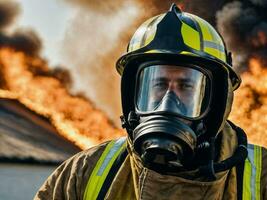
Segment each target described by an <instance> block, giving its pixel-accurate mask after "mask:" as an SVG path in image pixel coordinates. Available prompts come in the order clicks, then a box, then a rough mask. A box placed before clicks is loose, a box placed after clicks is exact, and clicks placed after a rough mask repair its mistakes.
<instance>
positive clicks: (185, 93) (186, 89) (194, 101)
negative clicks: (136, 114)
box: [136, 65, 210, 118]
mask: <svg viewBox="0 0 267 200" xmlns="http://www.w3.org/2000/svg"><path fill="white" fill-rule="evenodd" d="M207 84H208V81H207V77H206V75H205V74H203V73H202V72H201V71H199V70H197V69H195V68H191V67H183V66H174V65H152V66H148V67H145V68H143V69H142V71H141V72H140V73H139V78H138V86H137V87H138V88H137V98H136V100H137V102H136V105H137V109H138V110H139V111H141V112H151V111H168V112H172V113H174V114H178V115H180V116H185V117H190V118H195V117H199V116H200V115H201V114H202V113H203V112H205V110H206V108H207V102H208V100H209V99H208V98H207V97H209V94H210V91H207V90H208V89H207V88H210V87H207Z"/></svg>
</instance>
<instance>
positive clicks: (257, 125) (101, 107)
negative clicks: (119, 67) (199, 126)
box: [0, 0, 267, 200]
mask: <svg viewBox="0 0 267 200" xmlns="http://www.w3.org/2000/svg"><path fill="white" fill-rule="evenodd" d="M173 2H174V3H176V4H178V5H179V6H180V7H181V8H182V9H183V10H184V11H188V12H191V13H193V14H196V15H199V16H201V17H202V18H204V19H206V20H207V21H209V22H210V23H211V24H212V25H213V26H215V27H216V29H217V30H218V31H219V32H220V33H221V35H222V36H223V37H224V39H225V42H226V45H227V47H228V49H229V50H230V51H232V53H233V60H234V68H235V69H236V70H237V71H238V73H239V74H240V75H241V77H242V79H243V82H242V85H241V87H240V89H238V90H237V91H236V92H235V99H234V105H233V109H232V113H231V116H230V119H231V120H232V121H234V122H235V123H236V124H237V125H239V126H240V127H242V128H243V129H244V130H245V132H246V133H247V135H248V138H249V141H250V142H253V143H256V144H259V145H263V146H266V147H267V137H266V135H265V134H267V132H266V130H267V58H266V56H267V14H266V12H265V11H266V8H267V2H266V1H265V0H242V1H231V0H224V1H223V0H194V1H189V0H180V1H177V0H176V1H175V0H172V1H169V0H165V1H161V0H151V1H144V0H106V1H97V0H90V1H88V0H46V1H42V0H23V1H19V0H0V199H13V200H15V199H32V198H33V196H34V194H35V192H36V191H37V189H38V188H39V187H40V186H41V184H42V183H43V181H44V180H45V179H46V178H47V176H48V175H49V174H50V173H51V172H52V171H53V170H54V169H55V168H56V167H57V166H58V165H59V164H60V163H61V162H63V161H64V160H65V159H67V158H69V157H70V156H72V155H73V154H75V153H76V152H79V151H81V150H83V149H86V148H89V147H90V146H92V145H96V144H98V143H100V142H102V141H105V140H108V139H111V138H116V137H119V136H121V135H124V134H125V133H124V131H123V130H121V128H120V121H119V116H120V115H121V108H120V77H119V75H118V74H117V72H116V70H115V62H116V60H117V59H118V58H119V56H121V55H122V54H123V53H125V51H126V47H127V44H128V41H129V39H130V37H131V36H132V35H133V33H134V31H135V30H136V29H137V27H138V26H139V25H140V24H141V23H142V22H143V21H144V20H146V19H147V18H149V17H151V16H154V15H157V14H160V13H162V12H166V11H167V10H168V9H169V7H170V5H171V3H173Z"/></svg>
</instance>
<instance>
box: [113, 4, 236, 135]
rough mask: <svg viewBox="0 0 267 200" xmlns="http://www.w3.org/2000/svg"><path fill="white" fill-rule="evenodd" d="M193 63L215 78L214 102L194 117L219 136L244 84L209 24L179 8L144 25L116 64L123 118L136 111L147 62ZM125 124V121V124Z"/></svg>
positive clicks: (213, 81)
mask: <svg viewBox="0 0 267 200" xmlns="http://www.w3.org/2000/svg"><path fill="white" fill-rule="evenodd" d="M149 62H157V63H161V64H179V63H188V64H193V65H196V66H199V67H200V68H203V70H205V71H207V73H208V74H210V79H211V80H210V82H211V85H210V87H211V89H210V91H211V94H210V103H209V105H208V106H207V112H206V113H205V115H203V116H201V117H199V118H196V119H192V120H194V121H195V122H196V124H197V123H198V122H199V123H200V122H203V121H204V123H205V124H206V126H207V129H208V132H209V133H212V134H215V135H216V134H217V133H218V132H219V131H220V130H221V129H222V127H223V126H224V124H225V121H226V119H227V117H228V115H229V113H230V110H231V106H232V99H233V91H234V90H235V89H237V88H238V87H239V85H240V83H241V79H240V77H239V76H238V75H237V74H236V72H235V71H234V69H233V68H232V59H231V53H229V52H228V51H227V50H226V47H225V43H224V41H223V39H222V37H221V36H220V35H219V33H217V31H216V30H215V29H214V28H213V27H212V26H211V25H210V24H209V23H208V22H206V21H205V20H203V19H201V18H200V17H197V16H195V15H193V14H190V13H186V12H182V11H181V10H180V9H179V8H178V7H177V6H176V5H175V4H173V5H172V6H171V8H170V10H169V11H168V12H167V13H164V14H161V15H158V16H155V17H153V18H151V19H149V20H147V21H146V22H144V23H143V24H142V25H141V26H140V27H139V28H138V29H137V31H136V32H135V34H134V35H133V37H132V39H131V40H130V43H129V45H128V48H127V53H126V54H125V55H123V56H122V57H121V58H119V60H118V61H117V63H116V68H117V71H118V72H119V74H120V75H122V80H121V98H122V109H123V119H124V121H125V123H126V124H127V123H128V124H129V123H130V122H129V120H128V118H129V115H130V114H131V112H132V111H133V112H135V111H136V94H135V93H136V88H137V87H138V83H137V80H136V79H137V76H138V70H140V68H141V66H142V64H144V63H149ZM123 123H124V122H123Z"/></svg>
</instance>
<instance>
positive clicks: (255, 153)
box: [242, 144, 262, 200]
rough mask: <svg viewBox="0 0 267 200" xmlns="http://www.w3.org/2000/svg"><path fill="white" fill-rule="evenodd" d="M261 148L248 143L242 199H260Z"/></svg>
mask: <svg viewBox="0 0 267 200" xmlns="http://www.w3.org/2000/svg"><path fill="white" fill-rule="evenodd" d="M261 151H262V149H261V147H259V146H256V145H251V144H249V145H248V158H247V159H246V160H245V166H244V176H243V194H242V199H251V200H260V199H261V195H260V181H261V168H262V153H261Z"/></svg>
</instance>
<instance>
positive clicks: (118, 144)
mask: <svg viewBox="0 0 267 200" xmlns="http://www.w3.org/2000/svg"><path fill="white" fill-rule="evenodd" d="M125 140H126V138H125V137H122V138H120V139H118V140H117V141H116V142H115V144H114V145H113V147H112V148H111V149H110V151H109V152H108V154H107V156H106V158H105V160H104V161H103V163H102V165H101V167H100V169H99V170H98V172H97V176H101V175H102V174H103V172H104V171H105V168H106V167H107V165H108V164H109V162H110V160H111V159H112V158H113V156H114V154H115V153H116V152H117V151H118V150H119V149H120V148H121V146H122V145H123V144H124V143H125Z"/></svg>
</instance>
